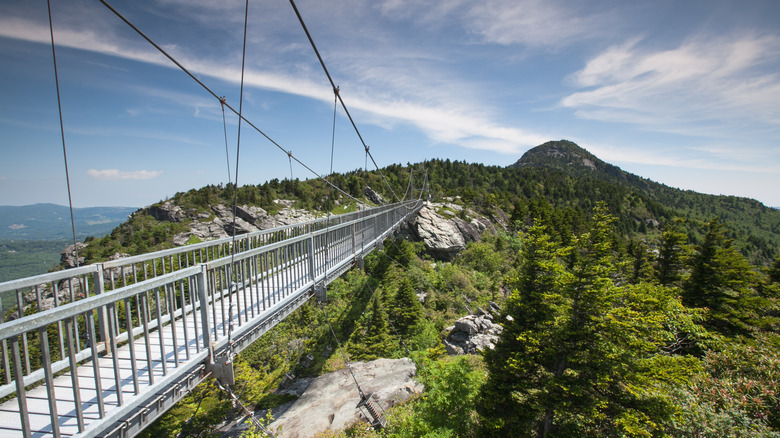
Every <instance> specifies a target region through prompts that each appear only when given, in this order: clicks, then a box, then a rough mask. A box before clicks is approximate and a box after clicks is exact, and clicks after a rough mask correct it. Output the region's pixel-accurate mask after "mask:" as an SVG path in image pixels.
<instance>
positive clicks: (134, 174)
mask: <svg viewBox="0 0 780 438" xmlns="http://www.w3.org/2000/svg"><path fill="white" fill-rule="evenodd" d="M87 175H89V176H91V177H92V178H95V179H100V180H106V181H120V180H128V179H130V180H147V179H154V178H157V177H158V176H160V175H162V171H161V170H133V171H129V172H126V171H121V170H119V169H103V170H97V169H89V170H88V171H87Z"/></svg>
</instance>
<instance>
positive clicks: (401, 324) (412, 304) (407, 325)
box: [393, 277, 423, 337]
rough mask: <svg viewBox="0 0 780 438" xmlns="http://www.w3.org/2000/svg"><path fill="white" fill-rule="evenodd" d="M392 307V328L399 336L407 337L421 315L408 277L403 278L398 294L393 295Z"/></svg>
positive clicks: (421, 309)
mask: <svg viewBox="0 0 780 438" xmlns="http://www.w3.org/2000/svg"><path fill="white" fill-rule="evenodd" d="M394 307H395V308H394V309H393V321H394V322H395V324H394V326H395V328H396V330H398V332H399V334H400V335H401V336H403V337H407V336H409V335H410V334H412V331H413V328H414V326H415V325H416V324H417V322H418V321H419V320H420V318H422V315H423V308H422V304H420V300H418V299H417V294H416V293H415V292H414V284H413V283H412V280H411V279H410V278H409V277H404V278H403V280H402V281H401V285H400V287H399V288H398V292H397V293H396V294H395V300H394Z"/></svg>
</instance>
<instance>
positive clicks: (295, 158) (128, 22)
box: [100, 0, 373, 205]
mask: <svg viewBox="0 0 780 438" xmlns="http://www.w3.org/2000/svg"><path fill="white" fill-rule="evenodd" d="M100 3H103V5H105V6H106V7H107V8H108V9H109V10H110V11H111V12H113V13H114V15H116V16H117V17H118V18H119V19H120V20H122V21H124V22H125V24H127V25H128V26H130V28H132V29H133V30H134V31H135V32H136V33H137V34H138V35H140V36H141V37H142V38H143V39H145V40H146V41H147V42H148V43H149V44H151V45H152V46H154V48H155V49H157V51H159V52H160V53H161V54H163V55H164V56H165V57H166V58H168V59H169V60H170V61H171V62H172V63H174V64H175V65H176V66H177V67H179V69H180V70H181V71H183V72H184V73H186V74H187V76H189V77H190V78H191V79H192V80H193V81H195V82H197V83H198V85H200V86H201V87H203V89H204V90H206V91H207V92H208V93H209V94H211V95H212V96H213V97H214V98H215V99H217V100H219V101H220V102H222V98H220V97H219V96H218V95H217V93H215V92H214V91H212V90H211V88H209V87H208V86H207V85H206V84H204V83H203V82H202V81H201V80H200V79H198V78H197V77H196V76H195V75H194V74H192V72H190V71H189V70H187V68H186V67H184V66H183V65H182V64H181V63H180V62H179V61H177V60H176V59H175V58H174V57H173V56H171V55H170V54H169V53H168V52H166V51H165V50H164V49H163V48H162V47H160V45H158V44H157V43H155V42H154V41H153V40H152V39H151V38H149V37H148V36H147V35H146V34H145V33H143V31H141V29H139V28H138V27H137V26H136V25H134V24H133V23H132V22H131V21H130V20H128V19H127V18H125V16H124V15H122V14H121V13H120V12H119V11H117V10H116V9H114V7H113V6H111V5H110V4H108V2H107V1H106V0H100ZM223 104H224V105H225V107H226V108H227V109H229V110H230V111H232V112H233V114H235V115H237V116H238V118H239V119H240V120H243V121H244V123H246V124H247V125H249V126H251V127H252V129H254V130H255V131H257V133H258V134H260V135H262V136H263V137H265V139H266V140H268V141H269V142H271V144H273V145H274V146H276V147H277V148H278V149H279V150H280V151H282V152H284V153H285V154H288V155H289V157H290V159H292V160H295V162H297V163H298V164H300V165H301V166H302V167H303V168H304V169H306V170H308V171H309V172H311V173H312V174H313V175H314V176H316V177H317V178H319V179H321V180H323V181H324V182H325V184H327V185H329V186H331V187H333V188H334V189H335V190H338V191H339V192H341V193H342V194H344V195H345V196H347V197H349V198H350V199H352V200H354V201H355V202H357V203H359V204H362V205H366V203H365V202H363V201H361V200H359V199H356V198H354V197H353V196H352V195H350V194H349V193H347V192H345V191H343V190H341V189H340V188H339V187H336V186H335V185H334V184H333V183H331V182H330V181H328V179H327V178H325V177H323V176H322V175H320V174H319V173H317V172H315V171H314V170H313V169H312V168H311V167H309V166H307V165H306V163H304V162H303V161H301V160H299V159H298V158H297V157H295V156H294V155H292V152H289V151H287V150H285V149H284V148H283V147H282V146H281V145H280V144H279V143H277V142H276V141H275V140H274V139H272V138H271V137H269V136H268V134H266V133H265V132H263V130H262V129H260V128H258V127H257V125H255V124H254V123H252V122H251V121H249V120H248V119H247V118H246V117H244V116H243V115H241V114H239V112H238V111H237V110H236V109H235V108H233V107H232V106H231V105H230V104H229V103H227V102H223ZM372 160H373V158H372Z"/></svg>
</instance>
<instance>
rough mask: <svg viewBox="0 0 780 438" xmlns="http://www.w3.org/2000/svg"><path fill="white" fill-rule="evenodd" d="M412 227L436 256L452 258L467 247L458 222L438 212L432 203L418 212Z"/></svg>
mask: <svg viewBox="0 0 780 438" xmlns="http://www.w3.org/2000/svg"><path fill="white" fill-rule="evenodd" d="M412 229H413V230H414V232H415V233H416V234H417V237H418V238H419V239H420V240H422V241H423V242H424V243H425V247H426V248H428V250H429V251H430V252H431V253H432V254H433V255H434V256H436V257H439V258H442V259H451V258H453V257H455V255H457V253H458V252H460V251H463V250H464V249H466V241H465V239H464V238H463V234H461V232H460V230H459V229H458V226H457V224H456V223H455V222H453V221H451V220H449V219H446V218H444V217H443V216H441V215H440V214H438V213H436V211H435V210H434V209H433V208H432V205H431V204H430V203H426V205H425V206H424V207H423V208H422V209H421V210H420V212H419V213H418V214H417V217H416V218H415V219H414V223H413V224H412Z"/></svg>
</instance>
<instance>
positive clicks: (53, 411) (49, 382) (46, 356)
mask: <svg viewBox="0 0 780 438" xmlns="http://www.w3.org/2000/svg"><path fill="white" fill-rule="evenodd" d="M38 335H39V336H40V340H41V365H42V366H43V374H44V382H45V384H46V396H47V398H48V402H49V418H50V419H51V431H52V434H54V436H55V437H59V436H60V421H59V420H60V418H59V414H58V413H57V398H56V397H55V396H54V376H53V372H52V370H51V352H50V351H49V333H48V331H47V327H46V326H43V327H41V328H39V329H38Z"/></svg>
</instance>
